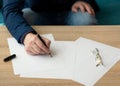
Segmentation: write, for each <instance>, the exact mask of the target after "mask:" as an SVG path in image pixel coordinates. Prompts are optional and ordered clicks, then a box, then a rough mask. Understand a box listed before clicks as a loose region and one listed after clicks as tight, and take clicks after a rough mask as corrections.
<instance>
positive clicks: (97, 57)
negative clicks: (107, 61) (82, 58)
mask: <svg viewBox="0 0 120 86" xmlns="http://www.w3.org/2000/svg"><path fill="white" fill-rule="evenodd" d="M92 53H93V54H94V55H95V56H96V58H95V61H96V62H97V64H96V67H98V66H99V65H100V64H101V65H103V61H102V57H101V55H100V53H99V50H98V48H95V50H93V51H92Z"/></svg>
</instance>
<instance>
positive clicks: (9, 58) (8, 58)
mask: <svg viewBox="0 0 120 86" xmlns="http://www.w3.org/2000/svg"><path fill="white" fill-rule="evenodd" d="M14 58H16V54H12V55H10V56H8V57H6V58H4V59H3V61H4V62H8V61H10V60H12V59H14Z"/></svg>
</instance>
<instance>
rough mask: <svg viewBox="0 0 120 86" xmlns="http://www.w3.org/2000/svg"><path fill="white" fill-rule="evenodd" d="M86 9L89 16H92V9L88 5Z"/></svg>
mask: <svg viewBox="0 0 120 86" xmlns="http://www.w3.org/2000/svg"><path fill="white" fill-rule="evenodd" d="M85 9H86V11H87V12H88V13H89V14H92V11H91V8H90V6H88V5H85Z"/></svg>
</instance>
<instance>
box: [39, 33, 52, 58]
mask: <svg viewBox="0 0 120 86" xmlns="http://www.w3.org/2000/svg"><path fill="white" fill-rule="evenodd" d="M38 38H39V39H40V40H41V42H42V43H43V44H44V45H45V46H46V47H47V48H48V46H47V45H46V43H45V41H44V40H43V39H42V37H41V36H40V35H39V34H38ZM49 55H50V57H52V54H51V52H50V53H49Z"/></svg>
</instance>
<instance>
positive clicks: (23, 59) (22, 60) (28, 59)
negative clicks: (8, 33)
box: [8, 39, 74, 74]
mask: <svg viewBox="0 0 120 86" xmlns="http://www.w3.org/2000/svg"><path fill="white" fill-rule="evenodd" d="M8 43H9V47H10V51H11V54H13V53H15V54H16V55H17V57H16V59H14V60H12V63H13V69H14V74H23V73H31V72H37V71H39V72H40V71H45V70H50V69H55V68H57V69H60V68H67V67H69V66H70V64H72V62H73V59H74V58H73V57H74V50H73V49H74V47H73V46H74V44H73V42H62V41H61V42H54V43H52V44H51V51H52V55H53V57H52V58H51V57H49V55H38V56H31V55H28V54H27V53H26V51H25V50H24V46H23V45H20V44H18V43H17V41H16V40H15V39H8Z"/></svg>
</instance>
